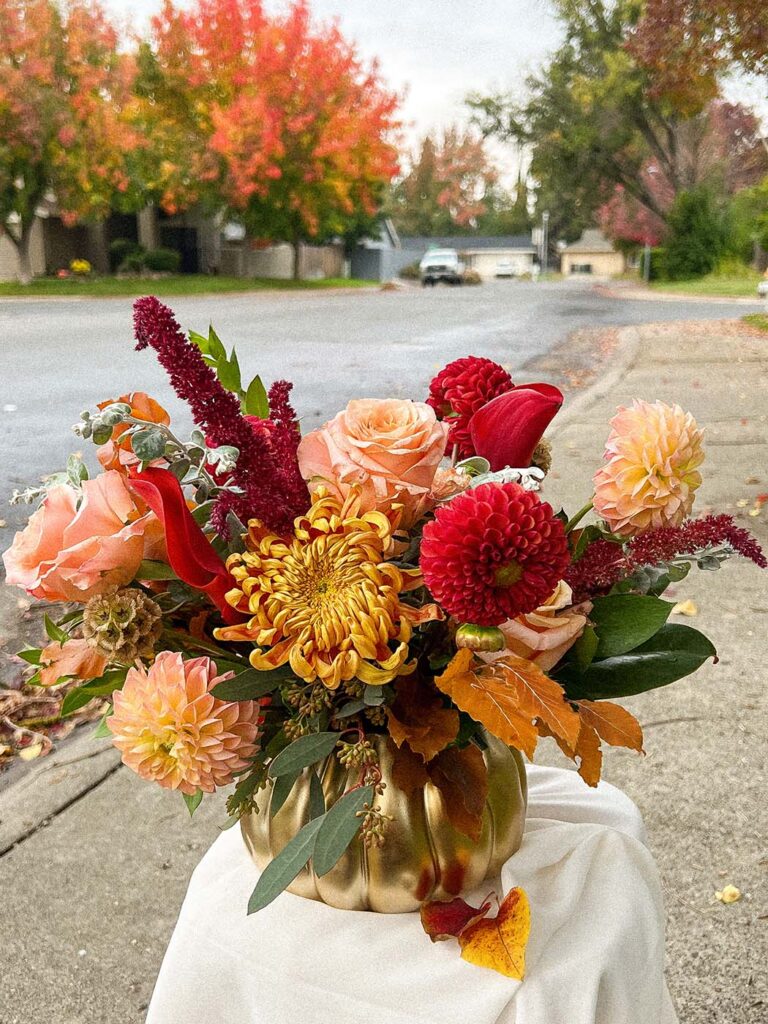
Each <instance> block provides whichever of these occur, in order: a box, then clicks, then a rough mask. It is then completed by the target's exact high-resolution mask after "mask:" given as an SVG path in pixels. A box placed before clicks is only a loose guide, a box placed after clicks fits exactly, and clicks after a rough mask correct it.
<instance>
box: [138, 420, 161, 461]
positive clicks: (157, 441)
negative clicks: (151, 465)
mask: <svg viewBox="0 0 768 1024" xmlns="http://www.w3.org/2000/svg"><path fill="white" fill-rule="evenodd" d="M131 447H132V448H133V453H134V455H135V456H136V457H137V458H138V459H141V461H142V462H153V461H154V460H155V459H160V458H162V457H163V455H165V434H164V433H163V432H162V431H161V430H158V429H157V428H156V427H147V428H145V429H143V430H137V431H136V433H135V434H132V435H131Z"/></svg>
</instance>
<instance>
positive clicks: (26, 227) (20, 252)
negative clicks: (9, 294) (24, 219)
mask: <svg viewBox="0 0 768 1024" xmlns="http://www.w3.org/2000/svg"><path fill="white" fill-rule="evenodd" d="M33 224H34V221H32V222H31V223H29V224H22V226H21V228H20V231H19V234H18V235H16V234H15V233H14V232H13V231H12V230H11V229H10V228H9V227H8V226H7V225H6V227H5V237H6V238H7V239H8V240H9V241H10V242H11V244H12V245H13V247H14V249H15V250H16V259H17V260H18V265H19V269H18V271H17V272H16V277H17V278H18V281H19V284H32V278H33V276H34V275H33V274H32V259H31V254H30V245H31V242H32V226H33Z"/></svg>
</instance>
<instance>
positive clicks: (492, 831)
mask: <svg viewBox="0 0 768 1024" xmlns="http://www.w3.org/2000/svg"><path fill="white" fill-rule="evenodd" d="M371 739H372V740H373V742H374V743H375V746H376V750H377V753H378V756H379V764H380V767H381V771H382V777H383V780H384V782H385V783H386V788H385V790H384V794H383V796H382V797H380V798H377V800H376V803H377V805H378V806H380V807H381V810H382V811H383V813H384V814H388V815H391V816H392V818H393V819H394V820H392V821H391V822H389V823H388V827H387V833H386V841H385V843H384V845H383V846H381V847H376V846H373V847H366V846H365V845H364V844H363V843H362V841H361V840H360V839H359V837H358V838H356V839H355V840H354V841H353V843H352V845H351V846H350V847H349V848H348V849H347V851H346V852H345V853H344V854H343V855H342V857H341V859H340V860H339V861H338V863H337V864H336V865H335V867H333V868H332V869H331V870H330V871H329V872H328V873H327V874H325V875H323V876H322V877H318V876H317V875H316V874H315V873H314V871H313V870H312V862H311V861H310V863H309V865H308V866H307V867H306V868H304V869H303V870H302V871H301V873H300V874H299V875H297V877H296V878H295V879H294V881H293V882H292V883H291V885H290V886H289V887H288V888H289V891H290V892H292V893H295V894H296V895H298V896H304V897H306V898H307V899H312V900H319V901H321V902H322V903H327V904H328V905H329V906H332V907H338V908H339V909H340V910H371V911H375V912H377V913H382V914H400V913H408V912H410V911H414V910H417V909H418V907H419V905H420V904H421V903H422V902H423V901H424V900H429V899H451V898H452V897H454V896H457V895H459V893H462V892H468V891H470V890H472V889H474V888H476V887H477V886H479V885H481V884H482V883H483V882H484V881H485V879H486V878H492V877H495V876H496V875H498V874H499V871H500V870H501V866H502V865H503V864H504V862H505V861H506V860H508V859H509V857H511V856H512V854H513V853H515V852H516V851H517V850H518V849H519V847H520V843H521V841H522V837H523V827H524V824H525V811H526V801H527V786H526V778H525V766H524V764H523V759H522V757H521V756H520V754H519V753H518V751H516V750H511V749H510V748H509V747H507V746H505V745H504V744H503V743H501V742H500V741H499V740H497V739H496V738H495V737H493V736H486V741H487V743H488V747H487V749H486V750H485V751H484V754H483V756H484V759H485V763H486V765H487V768H488V798H487V800H486V804H485V809H484V811H483V823H482V833H481V836H480V840H479V842H476V843H475V842H473V841H472V840H471V839H469V838H467V836H464V835H462V834H461V833H460V832H457V831H456V829H454V828H453V826H452V825H451V824H450V822H449V821H448V818H447V816H446V813H445V806H444V804H443V798H442V796H441V794H440V792H439V790H438V789H437V788H436V787H435V786H433V785H432V784H431V783H427V785H426V786H425V787H424V789H423V790H419V791H417V792H416V793H414V794H413V795H412V796H410V797H409V796H406V794H405V793H403V791H402V790H400V789H398V787H397V786H396V785H395V784H394V782H393V781H392V755H391V753H390V751H389V749H388V747H387V743H386V738H385V737H383V736H374V737H371ZM320 775H321V780H322V785H323V792H324V794H325V804H326V807H328V808H330V807H331V806H332V805H333V804H334V803H335V802H336V801H337V800H338V799H339V798H340V797H341V796H342V795H343V794H344V793H345V792H346V791H347V790H348V789H349V788H350V787H351V786H352V785H354V784H355V781H356V778H357V773H352V774H350V773H349V772H348V771H347V770H346V769H345V768H344V767H343V766H342V765H340V764H339V762H338V760H337V759H336V758H335V757H334V756H331V757H329V758H327V760H326V761H325V762H324V763H323V765H322V767H321V772H320ZM271 798H272V794H271V791H267V792H266V793H265V794H262V799H261V800H260V801H259V803H260V810H259V811H258V812H253V813H250V814H246V815H244V816H243V818H242V820H241V827H242V831H243V837H244V839H245V843H246V846H247V847H248V850H249V852H250V854H251V857H252V858H253V860H254V861H255V863H256V865H257V866H258V867H259V868H262V869H263V868H264V867H266V865H267V864H268V863H269V861H270V860H271V859H272V858H273V857H275V856H276V855H277V854H278V853H279V852H280V851H281V850H282V849H283V847H284V846H285V845H286V844H287V843H288V842H289V841H290V840H291V839H292V838H293V837H294V836H295V835H296V833H297V832H298V831H299V829H300V828H302V826H303V825H305V824H306V823H307V821H308V820H309V773H308V772H306V771H305V772H304V774H303V775H302V776H301V777H300V778H299V780H298V781H297V782H296V785H295V786H294V787H293V789H292V791H291V793H290V795H289V797H288V799H287V800H286V801H285V803H284V804H283V806H282V807H281V808H280V810H279V811H278V812H277V813H276V814H275V815H274V816H271V815H270V813H269V804H270V801H271Z"/></svg>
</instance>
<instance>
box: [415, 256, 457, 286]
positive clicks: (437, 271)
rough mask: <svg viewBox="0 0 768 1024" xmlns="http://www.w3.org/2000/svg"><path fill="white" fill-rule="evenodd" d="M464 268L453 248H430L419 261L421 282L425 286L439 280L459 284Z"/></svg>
mask: <svg viewBox="0 0 768 1024" xmlns="http://www.w3.org/2000/svg"><path fill="white" fill-rule="evenodd" d="M464 269H465V268H464V264H463V263H462V261H461V260H460V259H459V254H458V253H457V252H456V250H455V249H431V250H430V251H429V252H428V253H427V254H426V256H423V257H422V259H421V262H420V263H419V270H420V272H421V283H422V284H423V285H425V286H426V285H435V284H437V283H438V282H439V281H445V282H446V284H461V282H462V279H463V277H464Z"/></svg>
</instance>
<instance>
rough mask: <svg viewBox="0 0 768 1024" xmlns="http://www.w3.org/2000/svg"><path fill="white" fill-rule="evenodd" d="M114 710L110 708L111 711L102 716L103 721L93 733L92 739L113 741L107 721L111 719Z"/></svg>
mask: <svg viewBox="0 0 768 1024" xmlns="http://www.w3.org/2000/svg"><path fill="white" fill-rule="evenodd" d="M113 710H114V709H113V708H110V709H109V711H107V713H106V714H104V715H102V716H101V720H100V721H99V724H98V725H97V726H96V728H95V729H94V730H93V733H92V738H93V739H95V740H108V739H112V733H111V731H110V730H109V728H108V727H107V719H108V718H109V717H110V715H111V714H112V712H113Z"/></svg>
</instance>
